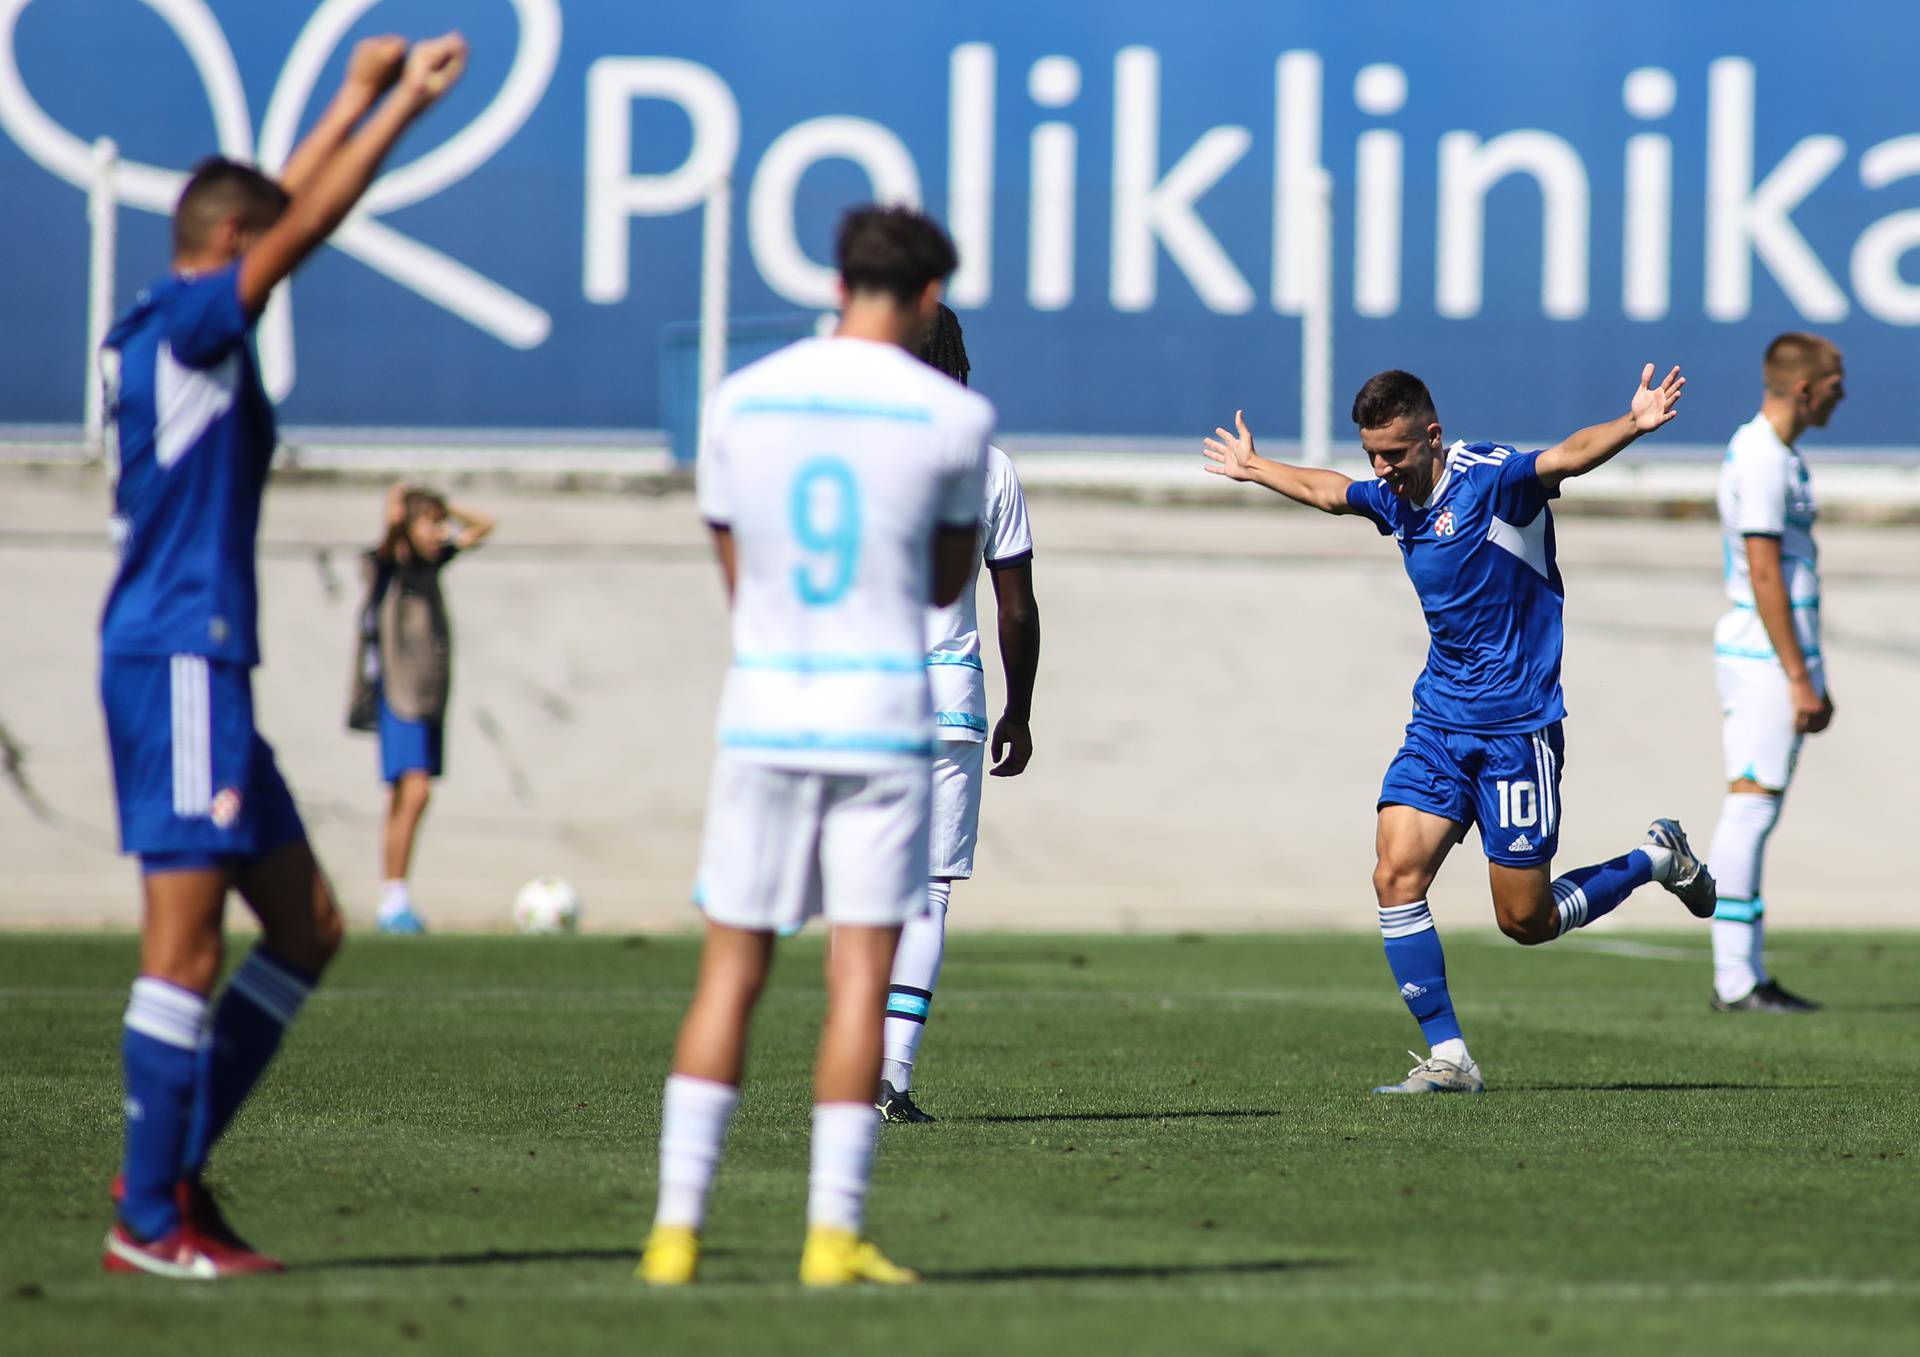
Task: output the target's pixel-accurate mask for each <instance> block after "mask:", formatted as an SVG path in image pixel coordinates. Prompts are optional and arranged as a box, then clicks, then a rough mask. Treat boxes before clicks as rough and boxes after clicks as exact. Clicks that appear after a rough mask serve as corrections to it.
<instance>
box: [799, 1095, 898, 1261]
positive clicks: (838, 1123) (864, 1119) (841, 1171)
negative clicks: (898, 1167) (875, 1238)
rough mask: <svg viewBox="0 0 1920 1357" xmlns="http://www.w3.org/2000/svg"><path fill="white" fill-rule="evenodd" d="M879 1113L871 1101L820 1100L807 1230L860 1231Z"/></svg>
mask: <svg viewBox="0 0 1920 1357" xmlns="http://www.w3.org/2000/svg"><path fill="white" fill-rule="evenodd" d="M879 1130H880V1113H879V1112H878V1111H876V1110H875V1109H874V1106H873V1104H872V1103H816V1104H815V1105H814V1108H813V1171H812V1173H811V1174H809V1175H808V1178H807V1228H809V1229H813V1228H815V1227H817V1226H823V1225H824V1226H827V1227H829V1228H832V1229H836V1230H851V1231H852V1232H853V1233H855V1234H858V1233H860V1226H861V1224H862V1222H863V1220H864V1219H865V1216H866V1206H867V1180H868V1178H869V1177H870V1176H871V1174H872V1172H873V1142H874V1137H875V1136H876V1134H877V1133H878V1132H879Z"/></svg>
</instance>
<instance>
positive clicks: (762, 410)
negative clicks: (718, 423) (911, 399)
mask: <svg viewBox="0 0 1920 1357" xmlns="http://www.w3.org/2000/svg"><path fill="white" fill-rule="evenodd" d="M733 413H734V414H736V415H826V416H832V417H838V418H843V419H891V420H896V421H898V422H900V423H902V424H931V423H933V411H931V410H929V409H927V407H926V406H924V405H883V404H881V403H880V402H878V401H843V400H827V399H824V398H822V397H819V396H808V397H804V398H791V399H782V398H781V397H778V396H757V397H752V398H750V399H747V400H743V401H741V402H740V403H739V404H738V405H736V406H734V407H733Z"/></svg>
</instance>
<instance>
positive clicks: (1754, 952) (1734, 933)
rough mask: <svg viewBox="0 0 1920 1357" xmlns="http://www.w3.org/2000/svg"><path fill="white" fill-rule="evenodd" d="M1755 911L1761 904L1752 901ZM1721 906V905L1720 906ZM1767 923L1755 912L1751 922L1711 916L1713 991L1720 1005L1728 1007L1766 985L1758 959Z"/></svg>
mask: <svg viewBox="0 0 1920 1357" xmlns="http://www.w3.org/2000/svg"><path fill="white" fill-rule="evenodd" d="M1752 903H1753V905H1754V907H1755V909H1756V911H1757V910H1758V909H1759V906H1760V902H1759V901H1758V900H1755V901H1753V902H1752ZM1723 907H1724V906H1723ZM1766 926H1767V925H1766V920H1765V919H1764V918H1762V917H1761V915H1760V914H1759V913H1758V912H1756V913H1755V914H1754V916H1753V920H1752V922H1750V923H1749V922H1745V921H1743V920H1740V919H1722V918H1720V917H1719V916H1718V915H1716V916H1715V917H1714V920H1713V927H1712V929H1711V932H1712V934H1713V992H1714V993H1715V994H1716V995H1718V996H1719V997H1720V1002H1721V1003H1723V1004H1730V1003H1732V1002H1733V1001H1734V1000H1736V999H1744V998H1745V997H1746V996H1747V995H1749V994H1751V993H1752V992H1753V991H1754V989H1755V988H1757V987H1758V986H1760V985H1764V984H1766V982H1767V967H1766V963H1765V962H1763V961H1762V960H1761V950H1762V948H1763V946H1764V934H1765V933H1766Z"/></svg>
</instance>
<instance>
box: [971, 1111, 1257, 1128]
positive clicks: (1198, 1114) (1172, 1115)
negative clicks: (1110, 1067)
mask: <svg viewBox="0 0 1920 1357" xmlns="http://www.w3.org/2000/svg"><path fill="white" fill-rule="evenodd" d="M1282 1115H1284V1114H1283V1113H1280V1112H1276V1111H1271V1110H1267V1109H1251V1110H1247V1109H1243V1110H1239V1111H1219V1110H1212V1109H1197V1110H1189V1111H1183V1112H1007V1113H1004V1114H1002V1113H985V1114H982V1115H980V1116H977V1117H942V1118H941V1120H942V1121H956V1122H960V1121H964V1122H973V1123H976V1124H979V1125H987V1126H1002V1125H1006V1124H1008V1123H1013V1122H1020V1123H1024V1122H1051V1121H1180V1120H1189V1119H1193V1118H1207V1119H1212V1118H1218V1119H1220V1120H1223V1121H1224V1120H1226V1119H1227V1118H1230V1117H1278V1116H1282Z"/></svg>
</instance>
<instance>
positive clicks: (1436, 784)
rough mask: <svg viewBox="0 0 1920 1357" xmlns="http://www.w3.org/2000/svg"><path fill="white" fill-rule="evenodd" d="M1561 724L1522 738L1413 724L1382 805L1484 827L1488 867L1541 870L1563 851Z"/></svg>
mask: <svg viewBox="0 0 1920 1357" xmlns="http://www.w3.org/2000/svg"><path fill="white" fill-rule="evenodd" d="M1565 753H1566V742H1565V740H1564V738H1563V737H1562V735H1561V731H1560V723H1559V722H1558V721H1555V722H1554V723H1553V724H1552V725H1550V726H1548V727H1546V728H1545V729H1544V730H1536V731H1533V732H1532V733H1530V734H1525V735H1466V734H1462V733H1461V732H1459V731H1454V730H1441V729H1440V728H1439V727H1437V726H1430V725H1427V724H1425V723H1423V722H1420V721H1415V722H1414V723H1413V724H1411V725H1409V726H1408V727H1407V738H1406V740H1405V742H1404V743H1402V744H1401V746H1400V752H1399V753H1398V754H1395V755H1394V756H1393V763H1392V764H1391V765H1389V766H1388V768H1387V776H1386V780H1385V781H1384V782H1383V783H1382V784H1381V786H1380V804H1381V805H1382V806H1396V805H1397V806H1412V807H1413V808H1414V809H1415V810H1423V811H1426V812H1427V813H1428V814H1429V815H1438V816H1441V817H1443V818H1445V819H1448V820H1452V821H1453V822H1454V823H1456V824H1458V825H1461V826H1463V827H1464V826H1467V825H1474V824H1477V825H1479V826H1480V847H1481V848H1482V849H1483V850H1484V851H1485V852H1486V855H1487V859H1488V860H1489V861H1491V862H1498V863H1502V864H1504V865H1505V866H1508V867H1542V866H1545V865H1546V864H1547V863H1549V862H1551V861H1553V854H1554V850H1555V849H1557V848H1558V847H1559V846H1560V767H1561V764H1562V763H1563V762H1564V761H1565Z"/></svg>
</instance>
